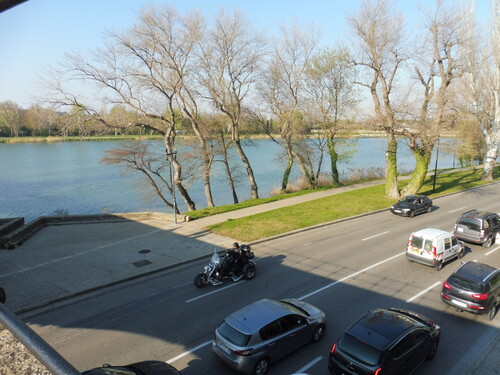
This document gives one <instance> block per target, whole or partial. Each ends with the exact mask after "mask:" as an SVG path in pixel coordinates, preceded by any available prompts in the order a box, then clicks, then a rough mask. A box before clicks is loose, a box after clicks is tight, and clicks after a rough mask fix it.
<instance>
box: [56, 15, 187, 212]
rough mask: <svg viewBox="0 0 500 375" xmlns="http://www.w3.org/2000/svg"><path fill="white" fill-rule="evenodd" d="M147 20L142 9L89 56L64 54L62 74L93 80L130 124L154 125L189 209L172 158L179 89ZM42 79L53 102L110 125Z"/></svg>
mask: <svg viewBox="0 0 500 375" xmlns="http://www.w3.org/2000/svg"><path fill="white" fill-rule="evenodd" d="M148 20H149V18H148V14H147V11H144V12H143V13H142V14H141V15H140V18H139V22H138V23H137V24H136V25H135V26H133V27H132V28H130V29H129V30H127V31H125V32H122V33H110V34H109V38H108V41H107V46H106V48H105V49H97V50H95V51H94V53H93V54H92V55H91V58H86V57H83V55H81V54H77V53H72V54H68V55H67V57H66V64H65V67H66V69H67V71H66V73H67V74H69V75H70V77H71V78H72V79H77V80H83V81H87V82H90V83H92V84H94V85H95V86H96V88H97V91H96V92H99V93H102V96H101V97H100V99H101V103H102V104H104V105H109V104H111V105H116V104H120V105H124V106H125V107H126V108H128V109H129V110H132V111H135V112H137V113H138V114H139V115H140V116H138V118H139V119H140V123H135V124H133V126H144V127H145V128H148V129H154V130H156V131H157V132H159V133H160V134H162V135H163V136H164V143H165V153H166V155H167V158H168V159H169V161H170V162H171V163H172V165H173V167H174V184H175V187H176V189H177V190H178V191H179V194H180V195H181V197H182V199H183V200H184V203H185V204H186V206H187V208H188V210H190V211H192V210H195V209H196V207H195V203H194V202H193V201H192V199H191V197H190V195H189V193H188V191H187V189H186V188H185V186H184V185H183V182H182V166H181V163H180V162H179V159H178V158H175V157H173V155H174V154H175V153H176V148H175V139H176V128H177V127H178V123H179V121H180V118H179V116H177V113H178V107H177V102H176V98H175V95H176V92H177V91H178V89H179V83H178V77H177V76H176V75H173V74H171V71H170V69H169V65H168V62H166V61H165V59H164V56H162V54H161V53H159V51H161V50H162V48H167V47H168V45H162V43H164V42H165V41H164V40H157V39H152V38H150V36H151V34H150V33H148V31H149V29H150V28H151V27H152V25H150V24H149V23H148ZM167 42H168V41H167ZM55 78H57V77H55ZM48 82H49V84H50V85H51V86H50V88H51V89H52V92H53V93H54V94H55V95H54V96H53V97H52V101H53V102H54V103H56V104H58V105H61V106H70V107H77V108H81V109H82V110H84V111H85V113H86V114H87V115H89V116H91V117H92V118H94V119H96V120H97V121H100V122H101V123H103V124H105V125H107V126H112V124H109V123H107V122H106V119H105V118H104V117H103V116H102V115H101V114H100V111H98V110H96V109H95V108H92V104H91V103H89V102H85V101H83V100H81V98H80V97H79V96H77V95H74V94H71V92H70V91H69V90H67V89H66V88H65V87H64V85H63V84H62V81H61V80H59V79H49V81H48Z"/></svg>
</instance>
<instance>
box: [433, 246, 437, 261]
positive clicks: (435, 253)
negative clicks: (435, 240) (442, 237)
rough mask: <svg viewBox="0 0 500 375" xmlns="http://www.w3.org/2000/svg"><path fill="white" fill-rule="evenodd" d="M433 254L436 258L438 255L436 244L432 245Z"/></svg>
mask: <svg viewBox="0 0 500 375" xmlns="http://www.w3.org/2000/svg"><path fill="white" fill-rule="evenodd" d="M432 255H433V256H434V259H436V256H437V250H436V246H432Z"/></svg>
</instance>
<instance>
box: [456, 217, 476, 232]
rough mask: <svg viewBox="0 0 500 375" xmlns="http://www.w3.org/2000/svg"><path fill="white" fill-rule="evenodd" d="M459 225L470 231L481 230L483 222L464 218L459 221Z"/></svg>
mask: <svg viewBox="0 0 500 375" xmlns="http://www.w3.org/2000/svg"><path fill="white" fill-rule="evenodd" d="M458 224H460V225H463V226H465V227H467V228H468V229H469V230H474V231H479V230H481V222H480V221H479V220H477V219H472V218H468V217H465V216H464V217H461V218H460V219H459V220H458Z"/></svg>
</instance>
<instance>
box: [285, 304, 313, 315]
mask: <svg viewBox="0 0 500 375" xmlns="http://www.w3.org/2000/svg"><path fill="white" fill-rule="evenodd" d="M279 303H282V304H283V305H286V307H287V308H288V309H289V310H292V311H294V312H295V313H296V314H299V315H305V316H309V313H308V312H307V311H306V310H304V309H303V308H301V307H300V306H297V305H294V304H293V303H290V302H288V301H279Z"/></svg>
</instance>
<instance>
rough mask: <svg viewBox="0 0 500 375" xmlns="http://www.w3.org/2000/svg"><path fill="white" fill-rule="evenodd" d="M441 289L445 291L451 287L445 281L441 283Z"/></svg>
mask: <svg viewBox="0 0 500 375" xmlns="http://www.w3.org/2000/svg"><path fill="white" fill-rule="evenodd" d="M443 288H445V289H451V285H450V284H448V283H447V282H446V281H444V282H443Z"/></svg>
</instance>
